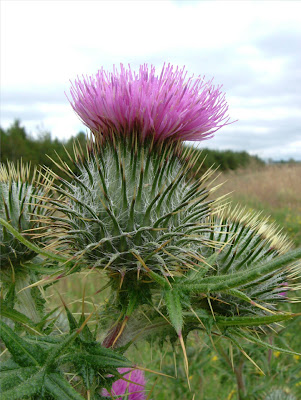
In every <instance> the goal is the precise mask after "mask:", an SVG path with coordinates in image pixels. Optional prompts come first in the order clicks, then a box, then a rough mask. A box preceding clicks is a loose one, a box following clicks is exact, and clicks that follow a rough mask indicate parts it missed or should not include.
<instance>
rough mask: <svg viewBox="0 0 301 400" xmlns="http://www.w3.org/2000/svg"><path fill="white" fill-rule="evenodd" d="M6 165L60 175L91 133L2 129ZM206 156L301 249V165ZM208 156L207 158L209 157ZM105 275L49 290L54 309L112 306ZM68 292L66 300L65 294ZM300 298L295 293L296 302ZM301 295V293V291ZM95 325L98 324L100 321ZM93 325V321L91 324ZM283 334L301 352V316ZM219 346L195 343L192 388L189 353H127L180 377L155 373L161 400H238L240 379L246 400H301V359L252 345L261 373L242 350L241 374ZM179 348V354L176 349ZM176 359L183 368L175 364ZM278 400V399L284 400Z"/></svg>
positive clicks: (147, 347) (199, 338) (141, 347)
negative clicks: (273, 399) (275, 392)
mask: <svg viewBox="0 0 301 400" xmlns="http://www.w3.org/2000/svg"><path fill="white" fill-rule="evenodd" d="M0 134H1V161H2V162H5V161H6V160H10V161H13V162H16V161H17V160H19V159H21V158H22V159H23V161H24V162H31V164H32V165H39V164H40V165H46V166H48V167H49V168H52V169H53V170H54V171H55V172H58V169H57V168H56V167H55V165H54V164H53V163H52V161H51V160H50V159H49V158H48V157H46V156H45V154H47V155H49V156H50V157H51V158H53V159H55V160H57V155H56V154H55V153H57V154H58V155H59V156H60V157H61V158H62V159H63V160H65V161H67V156H66V152H65V150H64V146H65V148H66V149H67V151H68V152H69V153H71V154H72V152H73V149H72V147H73V142H74V139H76V140H78V141H79V142H80V144H81V145H82V146H83V147H84V145H85V141H86V134H85V133H84V132H79V133H78V134H77V135H76V136H74V137H72V138H70V139H68V140H66V141H60V140H58V139H52V137H51V134H50V133H49V132H40V134H39V135H38V136H37V137H35V138H34V137H32V136H30V135H29V134H28V133H27V132H26V130H25V128H24V127H22V124H21V122H20V121H18V120H16V121H14V123H13V124H12V125H11V126H10V127H9V128H8V129H6V130H4V129H1V128H0ZM202 155H203V156H206V159H205V161H204V163H203V167H202V171H201V172H203V171H204V170H206V169H207V168H209V167H211V166H212V164H215V166H216V167H217V166H220V167H219V171H220V175H219V176H218V175H216V181H215V184H219V183H222V182H224V184H223V185H222V186H221V187H220V188H219V190H218V192H217V193H216V194H217V195H220V196H222V195H224V194H226V193H229V192H231V195H230V199H231V202H232V204H233V205H235V204H237V203H240V204H242V205H244V206H245V207H246V210H255V211H258V212H260V211H261V212H262V215H263V216H266V215H270V216H271V218H270V221H271V222H276V223H277V224H279V225H280V226H281V227H282V229H283V232H284V233H287V234H288V236H289V237H290V239H291V240H292V242H293V245H294V246H301V196H300V194H301V163H300V162H299V163H298V162H293V161H292V160H291V162H288V163H285V162H280V163H269V164H266V163H265V162H264V161H262V160H260V159H259V158H258V157H254V156H250V155H249V154H248V153H247V152H233V151H230V150H227V151H217V150H207V149H204V150H202ZM202 158H203V157H201V159H202ZM103 278H104V277H103V276H102V275H101V274H99V273H97V272H95V271H94V272H92V273H88V274H87V272H82V273H78V274H74V275H72V276H71V277H67V278H63V279H61V280H60V281H58V282H57V284H56V285H54V286H53V287H51V288H49V289H48V290H47V296H48V300H49V304H51V307H53V305H54V304H57V305H58V306H61V304H62V303H61V300H60V296H62V297H63V298H64V300H65V302H66V303H67V304H68V305H69V307H70V308H71V309H72V311H73V312H74V313H78V314H80V313H81V307H82V297H83V293H85V295H84V302H85V312H86V314H87V315H88V314H89V313H90V312H91V311H92V310H94V309H95V308H94V307H95V305H99V304H102V303H103V301H106V297H107V296H108V293H107V292H106V291H104V292H99V290H100V289H101V288H102V287H103ZM58 293H60V295H59V294H58ZM295 296H296V294H295V293H292V294H291V298H292V300H293V298H294V297H295ZM299 296H300V293H299ZM291 309H292V311H293V312H296V313H298V312H300V303H293V304H292V305H291ZM94 322H95V321H94ZM91 323H93V322H91ZM278 330H279V331H280V333H281V334H280V335H275V332H273V331H272V330H271V333H270V335H269V339H268V340H269V341H270V343H274V344H275V345H278V346H280V347H286V348H290V349H293V350H295V351H297V352H300V351H301V334H300V332H301V317H300V316H299V317H297V318H296V319H295V320H294V321H292V322H291V323H289V324H283V325H282V326H281V327H280V326H279V327H278ZM215 346H216V349H214V348H213V347H212V344H211V343H210V340H209V339H208V338H207V336H205V335H203V334H202V333H200V332H193V333H192V334H191V336H190V337H189V339H188V343H187V353H188V357H189V365H190V384H191V391H190V390H189V389H188V385H187V381H186V377H185V372H184V368H183V365H184V363H183V356H182V351H181V349H180V348H178V347H176V348H175V349H172V348H171V347H168V346H167V347H165V346H164V347H163V350H162V351H161V350H160V349H159V346H158V343H155V344H154V343H153V344H152V343H141V344H139V343H138V344H137V346H134V347H132V348H131V349H130V350H129V353H128V354H127V356H128V357H129V359H130V360H132V361H134V362H136V363H137V364H138V365H142V366H144V367H146V368H149V369H151V370H155V371H162V372H163V373H165V374H168V375H172V376H174V377H175V378H174V379H171V378H168V379H167V378H164V377H162V376H161V377H160V376H157V375H155V374H152V373H147V379H148V386H147V388H148V390H153V391H152V394H151V397H150V398H152V399H156V400H165V399H169V400H177V399H181V400H234V399H238V391H237V382H238V381H239V380H243V382H244V386H245V387H246V393H247V395H246V397H245V399H246V400H266V396H267V394H268V393H269V392H270V391H271V390H272V389H273V388H275V387H276V388H277V387H280V388H282V389H283V399H286V398H288V397H286V394H287V395H291V396H293V397H292V398H294V400H298V399H301V368H300V365H301V357H300V356H290V355H287V354H281V353H279V352H275V351H271V350H270V351H267V350H264V349H262V348H258V347H257V346H255V345H252V344H250V343H249V344H247V343H246V344H245V345H244V349H245V351H246V353H247V354H248V355H249V356H250V357H252V359H253V360H254V361H255V362H256V363H257V365H258V366H259V367H260V368H261V369H262V371H264V373H263V372H261V371H260V370H259V369H258V368H256V367H255V365H254V364H252V363H251V362H250V361H249V360H247V359H246V358H245V357H244V355H242V354H241V353H239V352H237V353H235V354H234V355H233V356H234V361H235V366H236V367H235V370H234V371H233V370H232V368H231V365H229V359H228V360H227V357H224V356H225V352H226V351H227V349H225V348H223V343H222V341H221V342H220V343H218V342H217V343H215ZM174 350H175V352H176V356H174V353H173V351H174ZM175 361H176V365H175ZM277 398H278V397H277Z"/></svg>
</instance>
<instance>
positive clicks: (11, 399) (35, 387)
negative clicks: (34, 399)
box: [1, 371, 82, 400]
mask: <svg viewBox="0 0 301 400" xmlns="http://www.w3.org/2000/svg"><path fill="white" fill-rule="evenodd" d="M43 379H44V371H39V372H37V373H35V374H32V375H30V376H28V377H27V378H26V379H25V380H23V381H22V380H21V382H20V381H18V380H17V379H15V384H14V386H13V387H12V388H9V389H8V390H3V389H2V391H1V400H21V399H23V398H25V397H28V396H32V395H35V394H37V393H38V392H39V391H40V390H41V388H42V385H43ZM81 400H82V399H81Z"/></svg>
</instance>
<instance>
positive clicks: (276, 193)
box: [217, 163, 301, 246]
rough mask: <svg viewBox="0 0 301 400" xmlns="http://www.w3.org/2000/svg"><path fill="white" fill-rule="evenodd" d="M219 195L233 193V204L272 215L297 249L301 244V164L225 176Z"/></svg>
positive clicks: (220, 179)
mask: <svg viewBox="0 0 301 400" xmlns="http://www.w3.org/2000/svg"><path fill="white" fill-rule="evenodd" d="M217 182H218V183H221V182H225V183H224V185H223V186H222V187H221V189H220V190H219V194H220V195H222V194H225V193H229V192H231V200H232V203H233V204H237V203H239V204H242V205H244V206H245V207H247V208H249V209H254V210H256V211H263V215H270V217H271V222H272V221H275V222H276V223H277V224H278V225H279V226H280V227H282V228H283V232H285V233H287V234H288V236H289V237H290V238H291V240H292V241H293V242H294V244H295V245H296V246H300V245H301V195H300V193H301V163H290V164H284V165H282V164H280V165H269V166H265V167H263V168H257V169H255V170H252V169H249V170H243V169H242V170H239V171H236V172H230V173H229V172H228V173H223V174H221V175H220V177H219V178H218V180H217Z"/></svg>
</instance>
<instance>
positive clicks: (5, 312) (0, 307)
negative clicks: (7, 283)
mask: <svg viewBox="0 0 301 400" xmlns="http://www.w3.org/2000/svg"><path fill="white" fill-rule="evenodd" d="M0 315H1V316H2V317H5V318H8V319H10V320H12V321H14V322H18V323H19V324H22V325H24V326H25V327H26V328H28V329H29V330H31V331H32V330H33V329H32V328H34V326H35V325H34V323H33V322H32V321H31V319H30V318H28V317H27V316H26V315H24V314H22V313H20V312H19V311H17V310H14V309H13V308H10V307H9V306H7V305H6V304H3V302H0Z"/></svg>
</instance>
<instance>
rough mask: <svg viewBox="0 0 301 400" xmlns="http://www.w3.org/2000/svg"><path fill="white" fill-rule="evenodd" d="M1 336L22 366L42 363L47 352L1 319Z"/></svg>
mask: <svg viewBox="0 0 301 400" xmlns="http://www.w3.org/2000/svg"><path fill="white" fill-rule="evenodd" d="M0 337H1V339H2V340H3V342H4V343H5V345H6V347H7V348H8V350H9V352H10V353H11V355H12V357H13V359H14V360H15V361H16V362H17V363H18V364H20V365H21V366H24V367H27V366H30V365H41V364H42V363H43V361H44V359H45V353H44V351H43V349H42V348H40V347H39V346H38V345H35V344H30V343H28V342H27V341H26V340H24V339H22V338H21V337H19V336H18V335H17V334H16V333H15V332H14V331H13V330H12V329H11V328H10V327H9V326H8V325H6V324H5V323H4V322H3V321H0Z"/></svg>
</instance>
